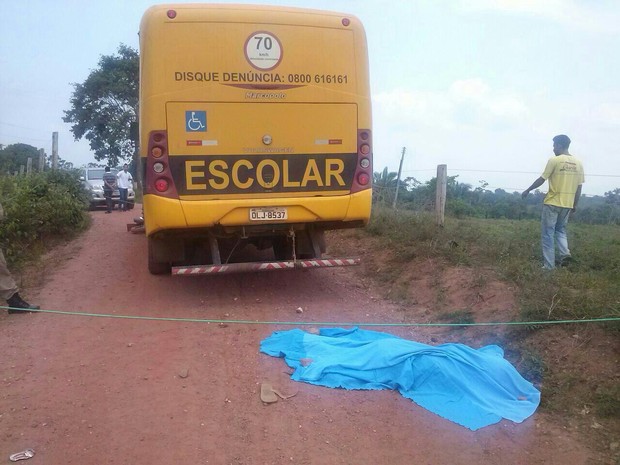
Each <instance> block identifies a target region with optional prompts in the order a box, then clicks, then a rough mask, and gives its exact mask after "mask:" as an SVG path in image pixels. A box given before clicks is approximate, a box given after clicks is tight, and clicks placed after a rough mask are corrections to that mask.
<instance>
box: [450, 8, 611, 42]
mask: <svg viewBox="0 0 620 465" xmlns="http://www.w3.org/2000/svg"><path fill="white" fill-rule="evenodd" d="M458 5H459V7H460V9H461V10H463V11H474V12H478V11H498V12H502V13H507V14H517V15H526V16H534V17H539V18H546V19H549V20H551V21H554V22H557V23H561V24H564V25H566V26H569V27H572V28H576V29H582V30H587V31H590V32H599V33H607V34H617V33H618V23H619V22H620V12H619V11H618V8H617V2H615V1H613V0H608V1H604V0H601V1H596V2H594V1H591V0H544V1H543V0H459V2H458Z"/></svg>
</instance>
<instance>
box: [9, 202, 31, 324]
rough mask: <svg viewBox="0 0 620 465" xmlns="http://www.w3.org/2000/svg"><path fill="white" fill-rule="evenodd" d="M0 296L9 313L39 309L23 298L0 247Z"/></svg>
mask: <svg viewBox="0 0 620 465" xmlns="http://www.w3.org/2000/svg"><path fill="white" fill-rule="evenodd" d="M3 218H4V209H3V208H2V204H0V220H2V219H3ZM0 297H2V298H3V299H4V300H6V303H7V304H8V306H9V310H8V311H9V313H28V311H29V310H38V309H39V306H38V305H31V304H29V303H28V302H26V301H25V300H24V299H22V298H21V296H20V295H19V288H18V287H17V284H16V283H15V280H14V279H13V276H11V272H10V271H9V268H8V267H7V265H6V260H5V259H4V254H3V253H2V250H1V249H0Z"/></svg>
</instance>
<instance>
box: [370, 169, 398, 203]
mask: <svg viewBox="0 0 620 465" xmlns="http://www.w3.org/2000/svg"><path fill="white" fill-rule="evenodd" d="M397 178H398V174H397V173H395V172H393V171H389V172H388V169H387V166H386V167H385V168H383V171H382V172H381V173H379V172H378V171H375V172H374V174H373V181H372V187H373V194H374V195H375V200H376V201H377V202H381V203H387V202H390V201H391V199H393V198H394V193H395V192H396V182H397Z"/></svg>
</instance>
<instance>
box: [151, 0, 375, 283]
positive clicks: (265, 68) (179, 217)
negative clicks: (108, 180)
mask: <svg viewBox="0 0 620 465" xmlns="http://www.w3.org/2000/svg"><path fill="white" fill-rule="evenodd" d="M140 147H141V149H140V155H141V170H142V178H143V183H144V201H143V202H144V203H143V206H144V224H145V230H146V236H147V238H148V266H149V270H150V272H151V273H154V274H161V273H169V272H170V271H172V272H173V273H176V274H188V273H190V274H195V273H209V272H214V273H219V272H227V271H236V270H242V269H282V268H288V267H295V266H299V265H300V263H301V264H302V265H303V264H308V263H310V264H308V266H337V265H340V264H341V263H339V262H337V261H334V260H324V259H323V256H322V254H323V253H324V252H325V245H324V240H323V232H324V231H326V230H331V229H338V228H357V227H362V226H364V225H366V224H367V223H368V220H369V217H370V208H371V198H372V195H371V184H372V130H371V102H370V88H369V78H368V53H367V47H366V36H365V32H364V29H363V26H362V24H361V23H360V21H359V20H358V19H357V18H355V17H354V16H352V15H348V14H343V13H335V12H327V11H318V10H309V9H300V8H283V7H274V6H257V5H217V4H186V5H185V4H183V5H181V4H174V5H158V6H153V7H151V8H149V9H148V10H147V11H146V12H145V14H144V16H143V18H142V22H141V25H140ZM247 244H252V245H254V246H255V247H256V249H258V250H264V249H273V251H274V258H273V260H271V262H270V263H271V265H269V266H263V265H256V264H254V265H250V264H248V263H246V264H244V263H236V264H235V265H234V266H232V263H231V262H232V261H235V260H236V261H237V262H238V261H239V259H237V258H235V253H236V252H237V251H239V250H240V249H241V248H242V247H243V246H245V245H247ZM268 261H269V259H268ZM311 262H314V263H315V265H312V264H311ZM330 262H333V263H330ZM343 264H352V263H343ZM260 266H262V268H260ZM304 266H305V265H304Z"/></svg>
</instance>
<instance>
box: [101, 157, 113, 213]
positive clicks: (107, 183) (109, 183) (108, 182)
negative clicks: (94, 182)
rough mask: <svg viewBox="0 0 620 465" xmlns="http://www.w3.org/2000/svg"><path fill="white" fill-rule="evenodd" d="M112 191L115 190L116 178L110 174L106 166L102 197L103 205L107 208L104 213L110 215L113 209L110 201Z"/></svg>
mask: <svg viewBox="0 0 620 465" xmlns="http://www.w3.org/2000/svg"><path fill="white" fill-rule="evenodd" d="M114 189H116V176H114V174H113V173H111V172H110V167H109V166H106V167H105V172H104V173H103V196H104V197H105V204H106V207H107V210H106V213H112V208H114V203H113V201H112V194H113V193H114Z"/></svg>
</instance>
